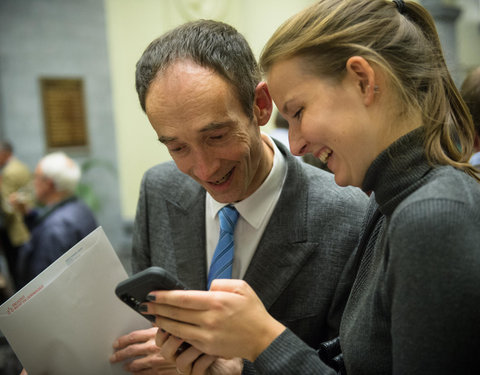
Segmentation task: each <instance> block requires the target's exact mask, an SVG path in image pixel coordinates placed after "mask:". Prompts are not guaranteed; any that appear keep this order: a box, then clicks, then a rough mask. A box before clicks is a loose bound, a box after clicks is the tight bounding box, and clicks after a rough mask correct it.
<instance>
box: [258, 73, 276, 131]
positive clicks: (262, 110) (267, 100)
mask: <svg viewBox="0 0 480 375" xmlns="http://www.w3.org/2000/svg"><path fill="white" fill-rule="evenodd" d="M272 110H273V104H272V97H271V96H270V92H269V91H268V86H267V83H266V82H263V81H262V82H260V83H259V84H258V85H257V87H256V88H255V100H254V103H253V113H254V115H255V117H256V118H257V122H258V125H259V126H262V125H265V124H266V123H267V122H268V120H269V119H270V116H271V115H272Z"/></svg>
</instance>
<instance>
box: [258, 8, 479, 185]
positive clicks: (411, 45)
mask: <svg viewBox="0 0 480 375" xmlns="http://www.w3.org/2000/svg"><path fill="white" fill-rule="evenodd" d="M397 3H399V5H398V6H397ZM295 56H300V57H302V61H304V65H305V66H306V68H307V69H309V70H310V71H311V72H312V73H314V74H316V75H318V76H322V77H329V78H331V79H337V80H341V78H342V76H343V75H344V74H345V67H346V62H347V60H348V59H349V58H350V57H351V56H362V57H364V58H365V59H366V60H368V61H369V62H370V63H372V64H375V65H376V66H378V67H380V68H381V69H382V71H383V72H384V73H385V75H386V76H387V77H389V84H390V85H391V86H392V87H393V88H394V89H395V92H396V93H397V96H398V99H399V103H398V106H399V109H400V111H402V112H403V113H408V112H409V111H412V110H413V111H419V112H420V113H422V123H423V126H424V129H425V144H424V147H425V154H426V156H427V158H428V160H429V161H430V163H432V164H443V165H452V166H454V167H456V168H458V169H461V170H464V171H465V172H466V173H468V174H470V175H472V176H474V177H475V178H476V179H477V180H480V178H479V177H478V176H477V174H476V172H477V171H476V170H475V169H474V168H473V167H472V166H471V165H470V164H469V163H468V160H469V158H470V156H471V154H472V151H473V140H474V136H475V132H474V127H473V123H472V119H471V116H470V114H469V112H468V109H467V107H466V105H465V103H464V101H463V100H462V98H461V96H460V94H459V92H458V90H457V88H456V86H455V84H454V82H453V80H452V77H451V76H450V73H449V72H448V69H447V66H446V63H445V59H444V56H443V53H442V49H441V45H440V41H439V38H438V34H437V31H436V28H435V24H434V21H433V19H432V17H431V16H430V14H429V13H428V12H427V11H426V10H425V9H424V8H423V7H422V6H421V5H419V4H417V3H415V2H412V1H407V2H401V1H397V2H393V1H388V0H322V1H320V2H318V3H316V4H314V5H312V6H311V7H309V8H307V9H305V10H303V11H302V12H300V13H298V14H296V15H294V16H293V17H291V18H290V19H289V20H287V21H286V22H285V23H284V24H283V25H281V26H280V27H279V28H278V29H277V31H276V32H275V33H274V34H273V35H272V37H271V38H270V40H269V41H268V42H267V44H266V45H265V47H264V50H263V52H262V55H261V57H260V67H261V69H262V71H263V72H264V73H268V72H269V70H270V69H271V68H272V66H273V64H274V63H276V62H278V61H281V60H285V59H289V58H292V57H295Z"/></svg>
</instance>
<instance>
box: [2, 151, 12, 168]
mask: <svg viewBox="0 0 480 375" xmlns="http://www.w3.org/2000/svg"><path fill="white" fill-rule="evenodd" d="M10 155H11V153H10V152H8V151H5V150H0V167H3V166H5V164H7V161H8V159H9V158H10Z"/></svg>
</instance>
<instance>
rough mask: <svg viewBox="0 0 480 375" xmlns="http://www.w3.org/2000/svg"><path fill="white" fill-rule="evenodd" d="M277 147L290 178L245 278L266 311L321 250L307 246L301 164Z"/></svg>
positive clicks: (305, 209) (305, 200)
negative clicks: (285, 162) (316, 252)
mask: <svg viewBox="0 0 480 375" xmlns="http://www.w3.org/2000/svg"><path fill="white" fill-rule="evenodd" d="M276 143H277V146H278V148H279V149H280V151H281V152H282V153H283V154H284V156H285V159H286V161H287V178H286V179H285V184H284V186H283V189H282V193H281V195H280V198H279V200H278V202H277V206H276V207H275V210H274V212H273V214H272V217H271V218H270V222H269V223H268V225H267V227H266V228H265V232H264V234H263V236H262V239H261V240H260V243H259V245H258V248H257V251H256V252H255V255H254V256H253V258H252V260H251V262H250V265H249V267H248V269H247V272H246V274H245V277H244V279H245V281H246V282H248V283H249V285H250V286H252V288H253V289H254V290H255V292H256V293H257V294H258V296H259V297H260V299H261V300H262V302H263V303H264V305H265V307H266V308H267V309H268V308H269V307H270V306H271V305H272V304H273V303H274V302H275V300H276V299H277V298H278V297H279V296H280V295H281V294H282V292H283V290H284V289H285V288H286V286H287V285H288V284H289V283H290V281H291V280H292V278H293V277H294V276H295V275H296V274H297V273H298V271H299V270H300V269H301V268H302V267H303V265H304V264H305V262H306V261H307V260H308V258H309V257H310V256H311V254H312V253H313V252H314V251H315V249H316V247H317V246H318V244H316V243H309V242H307V228H308V225H307V222H306V220H307V203H308V189H306V188H305V185H306V184H307V181H305V180H306V179H305V178H304V176H303V173H302V170H301V167H300V164H299V163H300V162H298V161H297V160H295V159H294V157H293V156H291V155H290V154H288V153H286V152H285V148H284V147H282V145H279V144H278V142H276Z"/></svg>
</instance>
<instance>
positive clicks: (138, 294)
mask: <svg viewBox="0 0 480 375" xmlns="http://www.w3.org/2000/svg"><path fill="white" fill-rule="evenodd" d="M178 289H180V290H182V289H187V288H186V287H185V286H184V285H183V284H182V283H181V282H180V281H179V280H178V279H177V278H176V277H174V276H172V275H171V274H170V273H168V272H167V271H166V270H165V269H163V268H162V267H150V268H147V269H145V270H143V271H140V272H138V273H136V274H134V275H132V276H130V277H129V278H128V279H126V280H123V281H121V282H120V283H119V284H118V285H117V287H116V288H115V294H116V295H117V296H118V297H119V298H120V299H121V300H122V301H123V302H125V303H126V304H127V305H128V306H130V307H131V308H132V309H134V310H135V311H137V312H138V313H139V314H141V313H140V311H139V310H138V308H139V306H140V305H141V304H142V303H143V302H147V295H148V294H149V293H150V292H153V291H154V290H178ZM141 315H142V316H144V317H145V318H147V319H148V320H150V321H151V322H154V321H155V317H154V316H153V315H145V314H141Z"/></svg>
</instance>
